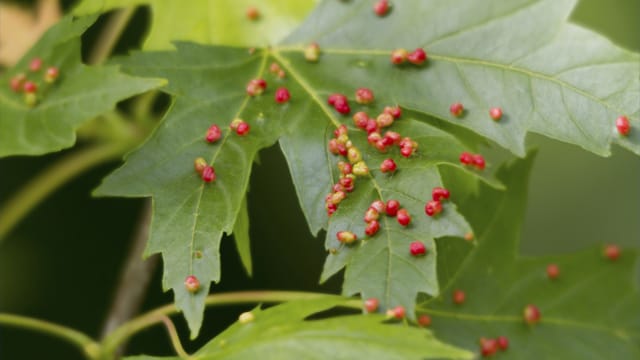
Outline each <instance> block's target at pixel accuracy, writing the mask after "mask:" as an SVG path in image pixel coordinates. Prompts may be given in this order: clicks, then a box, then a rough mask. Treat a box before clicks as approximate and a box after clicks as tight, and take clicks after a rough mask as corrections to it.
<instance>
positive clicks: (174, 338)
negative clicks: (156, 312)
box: [160, 315, 189, 359]
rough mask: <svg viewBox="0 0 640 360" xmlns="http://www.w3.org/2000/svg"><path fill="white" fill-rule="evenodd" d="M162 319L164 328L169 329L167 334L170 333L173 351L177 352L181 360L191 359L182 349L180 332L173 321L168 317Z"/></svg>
mask: <svg viewBox="0 0 640 360" xmlns="http://www.w3.org/2000/svg"><path fill="white" fill-rule="evenodd" d="M160 319H161V320H162V322H163V323H164V326H166V328H167V333H169V339H171V345H173V349H174V350H175V351H176V354H178V356H180V358H181V359H189V354H187V352H186V351H184V348H183V347H182V343H181V342H180V337H178V331H177V330H176V326H175V325H173V321H171V319H169V318H168V317H167V316H164V315H163V316H161V317H160Z"/></svg>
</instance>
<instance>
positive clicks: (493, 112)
mask: <svg viewBox="0 0 640 360" xmlns="http://www.w3.org/2000/svg"><path fill="white" fill-rule="evenodd" d="M489 116H490V117H491V118H492V119H493V120H495V121H499V120H500V119H501V118H502V109H501V108H499V107H492V108H491V109H489Z"/></svg>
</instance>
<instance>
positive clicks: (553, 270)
mask: <svg viewBox="0 0 640 360" xmlns="http://www.w3.org/2000/svg"><path fill="white" fill-rule="evenodd" d="M547 276H548V277H549V279H551V280H555V279H557V278H558V276H560V268H559V267H558V264H549V265H547Z"/></svg>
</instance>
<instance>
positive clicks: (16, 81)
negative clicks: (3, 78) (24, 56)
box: [9, 73, 27, 92]
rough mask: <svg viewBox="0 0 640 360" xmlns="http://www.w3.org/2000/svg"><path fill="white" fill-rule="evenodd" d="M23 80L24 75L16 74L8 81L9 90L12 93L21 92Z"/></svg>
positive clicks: (25, 78) (24, 78) (25, 77)
mask: <svg viewBox="0 0 640 360" xmlns="http://www.w3.org/2000/svg"><path fill="white" fill-rule="evenodd" d="M25 80H27V76H26V75H25V74H23V73H20V74H17V75H15V76H14V77H12V78H11V80H9V87H11V90H13V91H14V92H20V91H22V90H23V87H24V82H25Z"/></svg>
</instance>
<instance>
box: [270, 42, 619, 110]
mask: <svg viewBox="0 0 640 360" xmlns="http://www.w3.org/2000/svg"><path fill="white" fill-rule="evenodd" d="M273 51H274V52H301V53H302V52H304V48H302V47H299V46H283V47H278V48H274V49H273ZM322 52H323V53H325V54H337V55H369V56H385V57H388V56H390V54H391V50H381V49H338V48H327V49H325V48H322ZM429 59H431V60H440V61H445V62H449V63H452V64H456V65H458V64H467V65H477V66H485V67H490V68H495V69H499V70H502V71H506V72H513V73H517V74H521V75H525V76H527V77H529V78H534V79H539V80H544V81H548V82H550V83H553V84H556V85H557V86H559V87H561V88H562V89H567V90H570V91H572V92H575V93H576V94H578V95H581V96H584V97H586V98H588V99H589V100H592V101H594V102H596V103H598V104H599V105H601V106H603V107H605V108H607V109H609V110H611V111H614V112H616V113H618V114H623V113H625V111H624V110H622V109H618V108H617V107H615V106H613V105H611V104H609V103H608V102H606V101H605V100H603V99H601V98H599V97H597V96H595V95H592V94H590V93H588V92H587V91H586V90H583V89H580V88H578V87H577V86H575V85H572V84H570V83H568V82H566V81H563V80H560V79H558V78H556V77H555V76H554V75H548V74H545V73H542V72H539V71H534V70H529V69H525V68H522V67H517V66H513V65H511V64H510V65H505V64H502V63H498V62H493V61H488V60H480V59H473V58H464V57H456V56H449V55H438V54H432V53H429ZM627 62H630V61H617V62H616V63H627ZM603 64H608V63H599V65H603Z"/></svg>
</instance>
